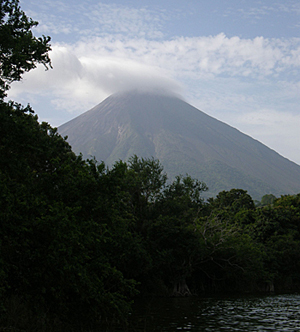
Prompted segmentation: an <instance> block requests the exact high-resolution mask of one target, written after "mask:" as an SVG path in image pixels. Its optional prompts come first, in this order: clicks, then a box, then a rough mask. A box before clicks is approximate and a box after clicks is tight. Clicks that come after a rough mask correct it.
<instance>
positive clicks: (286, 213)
mask: <svg viewBox="0 0 300 332" xmlns="http://www.w3.org/2000/svg"><path fill="white" fill-rule="evenodd" d="M0 108H1V111H0V133H1V134H0V135H1V137H0V153H1V156H2V158H1V160H0V194H1V200H0V205H1V206H0V220H1V224H0V232H1V242H0V250H1V251H0V254H1V256H0V292H1V310H2V324H5V325H7V326H10V325H13V326H16V327H18V328H22V329H27V330H34V329H33V327H32V326H33V325H31V324H33V322H34V328H35V329H37V330H41V329H42V328H44V327H45V326H47V325H48V326H52V327H53V326H55V330H56V331H59V329H60V328H61V329H64V328H65V326H68V329H69V330H72V329H73V327H74V326H76V328H77V329H79V327H80V326H81V325H84V326H85V328H87V327H88V326H91V327H95V326H97V324H99V325H101V326H102V327H103V326H109V324H110V323H112V322H118V321H119V322H120V321H122V319H126V315H127V313H128V311H129V309H130V303H131V301H132V300H133V299H134V297H135V296H145V295H149V294H155V295H165V296H169V295H173V296H179V295H190V294H201V293H202V292H207V291H209V292H210V291H221V290H222V291H223V290H224V289H226V290H228V291H240V290H243V291H245V290H247V291H258V290H260V291H268V290H272V289H274V288H275V290H276V289H277V290H281V289H285V290H286V289H293V288H297V287H299V284H298V283H297V280H299V276H300V265H299V263H298V262H299V261H300V259H299V258H300V257H299V256H300V223H299V218H300V195H297V196H283V197H281V198H279V199H275V200H273V203H272V204H269V205H265V206H264V207H258V208H256V207H255V205H254V203H253V200H252V199H251V197H250V196H249V195H248V194H247V192H246V191H244V190H240V189H232V190H230V191H228V192H227V191H223V192H220V193H219V194H218V195H217V196H216V197H215V198H211V199H209V200H208V201H207V202H204V201H203V200H202V199H201V193H202V192H203V191H205V190H207V188H206V186H205V184H203V183H202V182H200V181H198V180H195V179H192V178H191V177H190V176H178V177H177V178H176V179H175V180H174V181H173V182H168V180H167V176H166V174H164V173H163V167H162V165H161V164H160V163H159V161H158V160H154V159H143V158H138V157H137V156H133V157H132V158H131V159H130V160H129V161H128V162H123V161H118V162H116V163H115V165H114V166H113V167H112V168H111V169H108V168H107V167H105V165H104V164H103V163H100V164H98V163H97V162H96V161H95V160H82V158H81V157H80V156H76V155H75V154H74V153H73V152H72V150H71V147H70V146H69V145H68V143H67V142H66V140H65V139H64V138H62V137H61V136H60V135H59V134H58V133H57V131H56V129H53V128H51V127H50V126H49V125H48V124H46V123H42V124H40V123H39V122H38V119H37V117H36V115H34V113H33V111H32V110H31V109H30V107H26V108H23V107H22V106H20V105H16V104H14V103H4V102H1V103H0ZM37 317H38V319H37ZM55 324H56V325H55Z"/></svg>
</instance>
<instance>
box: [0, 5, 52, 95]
mask: <svg viewBox="0 0 300 332" xmlns="http://www.w3.org/2000/svg"><path fill="white" fill-rule="evenodd" d="M37 25H38V22H36V21H33V20H32V19H31V18H29V17H27V16H26V14H25V13H24V12H23V11H22V10H21V8H20V6H19V0H0V98H1V99H3V98H4V97H5V96H6V91H7V90H8V89H9V87H10V84H11V83H12V82H14V81H20V80H21V78H22V75H23V74H24V73H25V72H28V71H30V70H31V69H33V68H35V67H36V65H37V64H38V63H41V64H43V65H44V66H45V68H46V69H48V68H49V67H51V61H50V58H49V55H48V52H49V51H50V50H51V47H50V45H49V42H50V39H51V38H50V37H49V36H44V35H43V36H42V37H39V38H37V37H35V36H34V35H33V33H32V28H34V27H35V26H37Z"/></svg>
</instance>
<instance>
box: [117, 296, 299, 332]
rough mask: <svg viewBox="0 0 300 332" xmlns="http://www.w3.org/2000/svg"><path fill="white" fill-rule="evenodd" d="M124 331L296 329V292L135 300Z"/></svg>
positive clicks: (297, 319) (297, 313) (297, 323)
mask: <svg viewBox="0 0 300 332" xmlns="http://www.w3.org/2000/svg"><path fill="white" fill-rule="evenodd" d="M125 330H126V329H125V328H124V327H123V331H125ZM120 331H121V330H120ZM127 331H132V332H133V331H138V332H141V331H144V332H150V331H161V332H163V331H213V332H216V331H300V295H298V294H296V295H295V294H293V295H272V296H264V297H261V296H260V297H253V296H252V297H242V298H241V297H226V298H225V297H223V298H221V297H206V298H201V297H191V298H171V299H161V298H159V299H157V298H156V299H151V300H150V299H148V300H138V301H136V302H135V306H134V312H133V313H132V315H131V320H130V326H129V327H128V329H127Z"/></svg>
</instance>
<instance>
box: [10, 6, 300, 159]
mask: <svg viewBox="0 0 300 332" xmlns="http://www.w3.org/2000/svg"><path fill="white" fill-rule="evenodd" d="M20 5H21V8H22V9H23V10H24V11H25V12H26V14H27V15H28V16H30V17H32V18H33V19H34V20H37V21H39V22H40V24H39V26H38V27H37V28H36V29H35V34H36V35H37V36H39V35H42V34H44V35H50V36H51V37H52V41H51V44H52V52H51V53H50V56H51V59H52V64H53V70H49V71H45V70H44V68H43V67H39V68H37V69H35V70H33V71H31V72H30V73H28V74H26V75H24V79H23V81H22V82H18V83H14V84H13V86H12V89H11V90H10V92H9V97H10V98H12V99H14V100H16V101H18V102H21V103H23V104H27V103H28V102H29V103H30V104H31V106H32V107H33V108H34V110H35V111H36V113H37V114H38V116H39V119H40V121H47V122H49V123H50V124H51V125H52V126H55V127H56V126H59V125H61V124H63V123H64V122H66V121H68V120H70V119H72V118H74V117H75V116H77V115H79V114H81V113H83V112H85V111H87V110H88V109H90V108H91V107H93V106H95V105H96V104H98V103H100V102H101V101H102V100H103V99H104V98H106V97H107V96H108V95H110V94H111V93H113V92H116V91H119V90H123V89H130V88H136V87H142V88H144V89H159V90H166V91H172V92H175V93H177V94H180V95H181V96H182V97H183V98H184V99H185V100H186V101H188V102H189V103H191V104H192V105H193V106H196V107H197V108H199V109H200V110H202V111H203V112H205V113H207V114H209V115H211V116H213V117H215V118H217V119H219V120H221V121H223V122H225V123H227V124H229V125H231V126H233V127H235V128H237V129H239V130H240V131H242V132H244V133H246V134H248V135H250V136H251V137H253V138H255V139H257V140H259V141H261V142H262V143H264V144H266V145H267V146H269V147H270V148H272V149H274V150H276V151H277V152H279V153H280V154H281V155H283V156H284V157H286V158H288V159H290V160H292V161H295V162H297V163H298V164H300V1H299V0H279V1H276V0H275V1H274V0H262V1H255V0H251V1H250V0H247V1H243V0H205V1H204V0H172V1H171V0H151V1H150V0H149V1H148V0H123V1H113V0H112V1H105V0H104V1H97V0H86V1H84V0H82V1H80V0H61V1H56V0H22V1H20Z"/></svg>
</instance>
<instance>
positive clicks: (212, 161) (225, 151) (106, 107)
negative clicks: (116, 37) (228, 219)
mask: <svg viewBox="0 0 300 332" xmlns="http://www.w3.org/2000/svg"><path fill="white" fill-rule="evenodd" d="M58 131H59V133H60V134H61V135H62V136H66V135H67V136H68V142H69V143H70V145H71V146H72V148H73V151H74V152H75V153H80V152H81V153H82V154H83V157H84V158H91V157H92V156H95V158H96V159H97V160H98V161H104V162H105V163H106V164H107V165H108V166H111V165H112V164H113V163H114V162H115V161H118V160H120V159H121V160H123V161H126V160H128V158H129V157H131V156H132V155H134V154H136V155H137V156H138V157H152V156H153V157H154V158H155V159H159V160H160V162H161V163H162V165H163V166H164V170H165V172H166V173H167V174H168V178H170V179H172V178H174V177H175V176H176V175H179V174H182V175H185V174H187V173H188V174H189V175H191V176H192V177H194V178H197V179H199V180H200V181H203V182H205V183H206V184H207V186H208V187H209V191H208V196H214V195H216V194H217V193H218V192H220V191H222V190H230V189H232V188H238V189H244V190H247V191H248V192H249V194H250V195H251V196H252V197H253V198H254V199H260V198H261V197H262V196H263V195H265V194H274V195H275V196H279V195H282V194H296V193H299V192H300V166H299V165H297V164H295V163H293V162H291V161H289V160H288V159H286V158H284V157H282V156H281V155H279V154H278V153H277V152H275V151H274V150H271V149H270V148H268V147H267V146H265V145H263V144H262V143H260V142H258V141H257V140H255V139H253V138H251V137H249V136H247V135H245V134H243V133H241V132H240V131H238V130H237V129H235V128H233V127H231V126H229V125H227V124H225V123H223V122H221V121H218V120H216V119H214V118H212V117H210V116H208V115H207V114H205V113H203V112H202V111H200V110H198V109H197V108H195V107H193V106H191V105H190V104H188V103H187V102H185V101H183V100H182V99H180V98H178V97H174V96H167V95H160V94H153V93H141V92H126V93H125V92H124V93H118V94H114V95H111V96H110V97H108V98H107V99H105V100H104V101H103V102H102V103H100V104H99V105H97V106H95V107H94V108H92V109H91V110H89V111H87V112H85V113H83V114H82V115H80V116H78V117H77V118H75V119H73V120H71V121H69V122H67V123H65V124H64V125H62V126H60V127H59V128H58Z"/></svg>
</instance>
